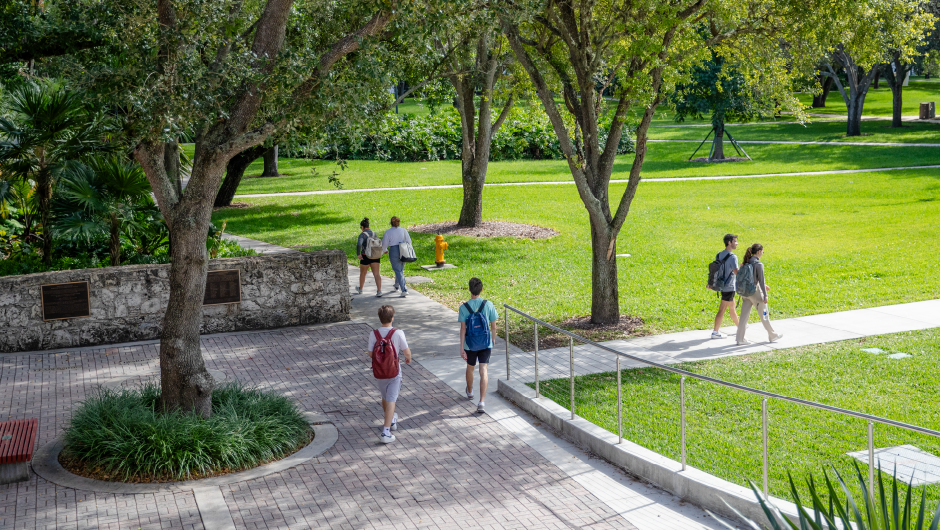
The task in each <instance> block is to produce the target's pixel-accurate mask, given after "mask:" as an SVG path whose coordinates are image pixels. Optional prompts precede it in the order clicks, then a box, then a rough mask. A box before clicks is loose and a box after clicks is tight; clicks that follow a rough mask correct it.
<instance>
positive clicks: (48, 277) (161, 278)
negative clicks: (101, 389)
mask: <svg viewBox="0 0 940 530" xmlns="http://www.w3.org/2000/svg"><path fill="white" fill-rule="evenodd" d="M225 269H239V270H240V271H241V300H242V301H241V303H235V304H225V305H213V306H205V307H204V308H203V312H202V315H203V320H202V333H219V332H224V331H243V330H254V329H270V328H277V327H283V326H297V325H302V324H318V323H324V322H338V321H343V320H349V310H350V305H351V299H350V295H349V284H348V280H347V266H346V255H345V254H344V253H343V252H342V251H339V250H327V251H322V252H291V253H285V254H274V255H264V256H249V257H242V258H226V259H214V260H210V262H209V270H225ZM169 275H170V266H169V265H129V266H121V267H105V268H100V269H79V270H71V271H57V272H43V273H37V274H27V275H23V276H5V277H0V352H17V351H34V350H45V349H53V348H65V347H74V346H90V345H95V344H111V343H118V342H130V341H138V340H150V339H155V338H158V337H159V336H160V330H161V327H162V322H163V315H164V313H165V312H166V303H167V300H168V299H169V294H170V284H169ZM78 281H88V282H89V295H90V298H91V300H90V303H91V316H90V317H86V318H72V319H67V320H55V321H49V322H44V321H43V319H42V305H41V300H40V285H44V284H54V283H66V282H78Z"/></svg>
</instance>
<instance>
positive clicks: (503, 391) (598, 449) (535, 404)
mask: <svg viewBox="0 0 940 530" xmlns="http://www.w3.org/2000/svg"><path fill="white" fill-rule="evenodd" d="M497 386H498V390H497V392H498V393H499V394H500V395H501V396H503V397H504V398H506V399H508V400H509V401H511V402H512V403H514V404H515V405H516V406H518V407H519V408H521V409H523V410H525V411H526V412H528V413H530V414H532V415H533V416H535V417H537V418H538V419H539V420H541V421H542V422H544V423H546V424H548V425H549V426H551V427H552V428H554V429H555V430H557V431H559V432H562V433H564V434H565V435H567V436H569V437H571V439H573V440H574V441H575V442H577V443H578V444H580V445H582V446H584V447H585V448H587V449H588V450H590V451H591V452H592V453H594V454H596V455H598V456H600V457H601V458H603V459H604V460H606V461H608V462H610V463H611V464H613V465H615V466H618V467H620V468H622V469H624V470H626V471H627V472H629V473H631V474H633V475H635V476H638V477H640V478H642V479H644V480H646V481H649V482H650V483H651V484H654V485H656V486H658V487H660V488H662V489H664V490H666V491H668V492H670V493H672V494H674V495H677V496H679V497H681V498H683V499H685V500H687V501H689V502H691V503H693V504H695V505H697V506H700V507H702V508H704V509H707V510H711V511H712V512H715V513H717V514H719V515H723V516H726V517H728V518H731V519H734V520H737V519H738V517H737V515H735V514H734V512H732V511H731V510H729V509H728V506H727V505H725V502H727V503H728V504H729V505H731V506H732V507H733V508H734V509H736V510H738V511H739V512H741V513H742V514H743V515H744V516H745V517H748V518H750V519H752V520H754V521H756V522H758V523H760V524H767V523H768V520H767V518H766V516H765V515H764V511H763V509H762V508H761V506H760V504H759V503H758V502H757V499H755V498H754V494H753V492H751V490H750V489H748V488H745V487H743V486H738V485H737V484H732V483H731V482H728V481H726V480H723V479H720V478H718V477H716V476H714V475H710V474H708V473H705V472H704V471H701V470H698V469H695V468H693V467H688V466H687V467H686V470H685V471H682V465H681V464H680V463H679V462H676V461H675V460H672V459H669V458H666V457H665V456H663V455H661V454H659V453H656V452H653V451H650V450H649V449H646V448H644V447H641V446H639V445H637V444H635V443H633V442H629V441H627V440H624V442H623V443H622V444H618V443H617V437H616V436H614V435H613V434H612V433H610V432H608V431H607V430H605V429H603V428H601V427H598V426H597V425H595V424H593V423H591V422H589V421H587V420H585V419H583V418H579V417H576V418H575V419H574V420H572V419H570V418H571V411H570V410H568V409H566V408H564V407H562V406H561V405H558V404H557V403H555V402H554V401H551V400H550V399H547V398H544V397H543V398H538V399H536V397H535V391H534V390H533V389H531V388H529V387H528V386H527V385H526V384H525V383H522V382H521V381H514V380H510V381H506V380H504V379H499V380H498V381H497ZM771 501H772V502H773V503H774V505H776V506H777V508H779V509H780V511H781V512H783V513H784V514H786V515H788V516H792V517H797V509H796V505H795V504H793V503H791V502H789V501H786V500H784V499H779V498H776V497H771Z"/></svg>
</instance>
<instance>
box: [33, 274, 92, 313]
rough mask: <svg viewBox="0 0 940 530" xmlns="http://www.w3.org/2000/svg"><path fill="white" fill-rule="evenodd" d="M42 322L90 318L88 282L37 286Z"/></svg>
mask: <svg viewBox="0 0 940 530" xmlns="http://www.w3.org/2000/svg"><path fill="white" fill-rule="evenodd" d="M39 292H40V299H41V301H42V319H43V320H64V319H66V318H81V317H90V316H91V299H90V297H89V294H88V282H69V283H50V284H47V285H40V286H39Z"/></svg>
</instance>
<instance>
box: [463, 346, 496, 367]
mask: <svg viewBox="0 0 940 530" xmlns="http://www.w3.org/2000/svg"><path fill="white" fill-rule="evenodd" d="M466 351H467V364H469V365H470V366H476V365H477V361H480V364H489V363H490V353H492V352H493V350H492V349H490V348H487V349H485V350H476V351H473V350H466Z"/></svg>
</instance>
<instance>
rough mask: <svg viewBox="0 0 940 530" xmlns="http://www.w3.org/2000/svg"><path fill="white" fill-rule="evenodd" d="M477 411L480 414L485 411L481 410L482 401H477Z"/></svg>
mask: <svg viewBox="0 0 940 530" xmlns="http://www.w3.org/2000/svg"><path fill="white" fill-rule="evenodd" d="M477 412H479V413H480V414H483V413H484V412H486V411H485V410H483V402H482V401H481V402H479V403H477Z"/></svg>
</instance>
